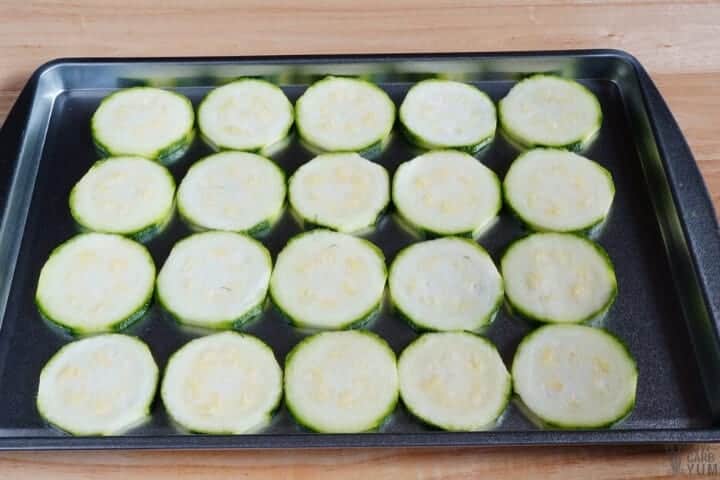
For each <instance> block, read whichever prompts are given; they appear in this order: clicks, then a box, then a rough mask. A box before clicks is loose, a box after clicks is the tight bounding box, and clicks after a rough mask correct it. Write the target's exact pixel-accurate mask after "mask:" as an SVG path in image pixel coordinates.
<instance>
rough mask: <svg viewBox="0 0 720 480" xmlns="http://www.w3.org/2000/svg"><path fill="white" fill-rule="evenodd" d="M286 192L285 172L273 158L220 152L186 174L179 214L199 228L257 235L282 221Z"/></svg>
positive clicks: (179, 199) (179, 198)
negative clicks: (280, 219) (279, 220)
mask: <svg viewBox="0 0 720 480" xmlns="http://www.w3.org/2000/svg"><path fill="white" fill-rule="evenodd" d="M285 191H286V187H285V174H284V173H283V171H282V170H281V169H280V168H279V167H278V166H277V165H275V163H273V162H272V161H271V160H268V159H267V158H265V157H261V156H260V155H255V154H253V153H245V152H222V153H216V154H214V155H210V156H209V157H205V158H204V159H202V160H200V161H198V162H197V163H195V164H194V165H193V166H192V167H190V170H188V172H187V175H185V178H184V179H183V181H182V182H181V183H180V187H179V188H178V194H177V203H178V212H179V213H180V215H181V216H182V218H183V219H184V220H185V221H186V222H188V223H189V224H190V225H191V226H192V227H194V228H196V229H207V230H229V231H235V232H243V233H248V234H251V235H256V234H261V233H263V232H265V231H267V230H268V229H269V228H270V227H272V226H273V225H274V223H275V222H276V221H277V220H278V218H280V215H281V214H282V211H283V206H284V204H285Z"/></svg>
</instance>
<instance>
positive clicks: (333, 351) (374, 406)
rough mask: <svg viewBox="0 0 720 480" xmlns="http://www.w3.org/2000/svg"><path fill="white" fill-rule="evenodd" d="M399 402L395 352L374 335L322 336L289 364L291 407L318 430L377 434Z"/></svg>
mask: <svg viewBox="0 0 720 480" xmlns="http://www.w3.org/2000/svg"><path fill="white" fill-rule="evenodd" d="M397 400H398V374H397V364H396V359H395V353H394V352H393V351H392V349H390V347H389V346H388V344H387V343H386V342H385V340H383V339H382V338H380V337H378V336H377V335H375V334H374V333H371V332H367V331H361V330H351V331H346V332H324V333H319V334H316V335H313V336H310V337H308V338H306V339H305V340H303V341H302V342H300V343H299V344H297V345H296V346H295V348H293V349H292V350H291V351H290V353H289V354H288V356H287V358H286V360H285V403H286V404H287V406H288V409H289V410H290V413H292V415H293V417H294V418H295V419H296V420H297V421H298V423H300V424H301V425H303V426H305V427H306V428H309V429H311V430H314V431H316V432H323V433H357V432H366V431H369V430H374V429H376V428H379V427H380V426H382V424H383V423H384V422H385V420H386V418H387V417H388V416H389V415H390V414H391V413H392V412H393V410H395V406H396V405H397Z"/></svg>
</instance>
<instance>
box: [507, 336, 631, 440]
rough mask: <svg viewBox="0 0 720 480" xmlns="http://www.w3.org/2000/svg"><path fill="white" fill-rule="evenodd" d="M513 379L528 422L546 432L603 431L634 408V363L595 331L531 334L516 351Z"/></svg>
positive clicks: (611, 339)
mask: <svg viewBox="0 0 720 480" xmlns="http://www.w3.org/2000/svg"><path fill="white" fill-rule="evenodd" d="M512 376H513V382H514V389H515V392H517V394H518V395H519V396H520V399H521V400H522V403H523V406H524V407H526V409H527V410H528V411H529V414H530V415H531V416H532V418H533V420H537V421H538V422H539V423H541V424H543V425H546V426H550V427H556V428H557V427H559V428H587V429H589V428H602V427H608V426H610V425H612V424H614V423H615V422H617V421H618V420H620V419H622V418H623V417H625V416H627V415H628V413H629V412H630V411H631V410H632V408H633V406H634V405H635V391H636V388H637V378H638V371H637V367H636V365H635V360H634V359H633V357H632V355H631V354H630V352H629V351H628V349H627V348H626V347H625V345H623V344H622V342H621V341H620V340H619V339H618V338H616V337H615V336H614V335H612V334H611V333H609V332H607V331H605V330H603V329H599V328H592V327H588V326H584V325H547V326H544V327H542V328H539V329H537V330H535V331H534V332H532V333H530V334H529V335H528V336H527V337H525V338H524V339H523V341H522V342H521V343H520V345H519V346H518V349H517V353H515V358H514V360H513V365H512Z"/></svg>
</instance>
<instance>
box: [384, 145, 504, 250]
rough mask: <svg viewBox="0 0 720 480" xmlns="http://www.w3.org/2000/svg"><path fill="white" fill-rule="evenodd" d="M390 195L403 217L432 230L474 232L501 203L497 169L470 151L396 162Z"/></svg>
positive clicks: (489, 219) (489, 221) (437, 232)
mask: <svg viewBox="0 0 720 480" xmlns="http://www.w3.org/2000/svg"><path fill="white" fill-rule="evenodd" d="M392 197H393V202H394V203H395V206H396V207H397V209H398V212H399V213H400V216H401V217H402V219H403V220H404V221H405V222H406V223H408V224H409V225H410V226H411V227H413V229H415V230H419V231H420V232H423V233H427V234H430V235H438V236H441V235H467V236H473V237H475V236H478V235H479V234H481V233H482V232H483V231H484V230H485V229H486V228H487V227H489V226H490V225H491V224H492V223H493V221H494V220H495V219H496V217H497V215H498V212H499V211H500V207H501V205H502V200H501V194H500V180H498V178H497V175H495V172H493V171H492V170H490V169H489V168H487V167H486V166H485V165H483V164H482V163H480V162H479V161H478V160H477V159H476V158H475V157H473V156H472V155H470V154H467V153H463V152H458V151H455V150H440V151H434V152H429V153H425V154H423V155H420V156H419V157H415V158H414V159H412V160H410V161H408V162H405V163H403V164H401V165H400V167H398V169H397V172H396V173H395V177H394V178H393V186H392Z"/></svg>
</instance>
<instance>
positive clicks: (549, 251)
mask: <svg viewBox="0 0 720 480" xmlns="http://www.w3.org/2000/svg"><path fill="white" fill-rule="evenodd" d="M500 270H501V272H502V276H503V279H504V281H505V294H506V295H507V299H508V302H509V303H510V306H511V307H512V308H513V309H514V310H515V311H517V312H518V313H519V314H520V315H522V316H524V317H526V318H529V319H532V320H536V321H539V322H549V323H580V322H585V321H590V320H592V319H595V318H598V317H600V316H602V315H603V314H604V313H605V312H606V311H607V310H608V309H609V308H610V305H612V303H613V302H614V300H615V297H616V296H617V280H616V278H615V269H614V268H613V265H612V263H611V262H610V258H609V257H608V255H607V253H605V251H604V250H603V249H602V248H601V247H600V246H599V245H597V244H596V243H594V242H591V241H590V240H588V239H587V238H584V237H580V236H577V235H572V234H568V233H536V234H533V235H530V236H528V237H525V238H523V239H521V240H518V241H516V242H515V243H513V244H512V245H511V246H510V247H509V248H508V250H507V251H506V252H505V255H504V256H503V257H502V260H501V261H500Z"/></svg>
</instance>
